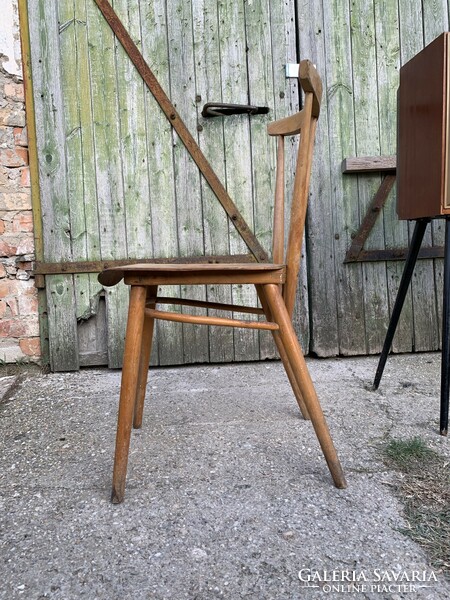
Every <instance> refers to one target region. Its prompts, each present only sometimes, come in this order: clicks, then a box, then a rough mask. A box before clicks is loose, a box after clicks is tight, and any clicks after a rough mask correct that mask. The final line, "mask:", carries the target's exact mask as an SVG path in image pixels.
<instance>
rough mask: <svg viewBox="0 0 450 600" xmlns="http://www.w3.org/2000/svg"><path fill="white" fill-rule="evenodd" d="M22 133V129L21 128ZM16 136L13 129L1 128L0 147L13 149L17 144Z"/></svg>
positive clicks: (2, 126) (3, 126)
mask: <svg viewBox="0 0 450 600" xmlns="http://www.w3.org/2000/svg"><path fill="white" fill-rule="evenodd" d="M14 131H15V130H14ZM20 131H22V128H20ZM15 143H16V142H15V135H14V133H13V129H12V127H6V126H5V125H1V126H0V145H1V146H2V147H3V148H12V147H13V146H14V144H15Z"/></svg>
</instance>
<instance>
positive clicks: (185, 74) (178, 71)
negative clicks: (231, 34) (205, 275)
mask: <svg viewBox="0 0 450 600" xmlns="http://www.w3.org/2000/svg"><path fill="white" fill-rule="evenodd" d="M167 25H168V39H169V56H170V96H171V98H172V101H173V103H174V105H175V108H176V110H177V111H178V113H179V114H180V116H181V118H182V119H183V121H184V123H185V125H186V127H187V128H188V130H189V131H190V132H191V133H192V134H193V135H195V132H196V130H197V103H196V101H195V97H196V87H195V86H196V81H195V64H194V48H193V26H192V3H191V1H186V0H174V1H173V2H170V3H168V4H167ZM173 137H174V141H173V156H174V168H175V196H176V211H177V224H178V245H179V251H180V254H181V255H182V256H192V255H197V254H202V253H204V251H205V249H204V241H203V222H202V201H201V189H200V172H199V170H198V168H197V166H196V164H195V163H194V161H193V159H192V157H191V156H190V155H189V153H188V152H187V150H186V148H185V146H184V144H183V143H182V141H181V140H180V139H179V137H178V135H177V134H176V133H175V132H174V134H173ZM181 296H182V297H184V298H193V299H195V300H205V299H206V290H205V288H204V287H203V286H182V288H181ZM183 312H185V313H187V314H192V315H203V316H204V315H206V311H205V310H204V309H199V308H192V307H184V308H183ZM183 352H184V356H183V361H184V362H207V361H208V360H209V343H208V330H207V328H206V327H202V326H201V325H190V324H185V325H183Z"/></svg>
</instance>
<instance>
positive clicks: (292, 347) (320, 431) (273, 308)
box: [264, 284, 347, 489]
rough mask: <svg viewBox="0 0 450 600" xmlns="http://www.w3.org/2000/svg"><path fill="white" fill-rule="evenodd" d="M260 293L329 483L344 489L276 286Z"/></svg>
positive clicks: (323, 422) (343, 481)
mask: <svg viewBox="0 0 450 600" xmlns="http://www.w3.org/2000/svg"><path fill="white" fill-rule="evenodd" d="M264 294H265V296H266V298H267V301H268V303H269V308H270V312H271V313H272V317H273V319H274V320H275V322H276V323H277V324H278V326H279V328H280V330H279V331H280V336H281V339H282V341H283V346H284V349H285V350H286V354H287V355H288V358H289V362H290V364H291V366H292V368H293V370H294V371H295V372H296V374H297V381H298V384H299V387H300V391H301V393H302V396H303V399H304V401H305V404H306V406H307V409H308V413H309V416H310V417H311V422H312V424H313V427H314V430H315V432H316V435H317V438H318V440H319V443H320V446H321V448H322V451H323V454H324V456H325V460H326V461H327V464H328V468H329V469H330V473H331V476H332V477H333V481H334V483H335V485H336V487H338V488H341V489H342V488H346V487H347V483H346V481H345V476H344V472H343V470H342V467H341V464H340V462H339V458H338V456H337V453H336V450H335V448H334V444H333V440H332V439H331V435H330V432H329V430H328V426H327V424H326V421H325V417H324V415H323V412H322V408H321V406H320V403H319V400H318V398H317V394H316V391H315V389H314V385H313V382H312V380H311V376H310V375H309V372H308V369H307V366H306V362H305V359H304V357H303V352H302V350H301V348H300V344H299V342H298V339H297V336H296V334H295V331H294V328H293V326H292V323H291V320H290V318H289V315H288V312H287V310H286V306H285V304H284V301H283V298H282V296H281V294H280V291H279V289H278V286H277V285H274V284H267V285H264Z"/></svg>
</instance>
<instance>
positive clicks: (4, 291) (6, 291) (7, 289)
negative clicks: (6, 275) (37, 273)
mask: <svg viewBox="0 0 450 600" xmlns="http://www.w3.org/2000/svg"><path fill="white" fill-rule="evenodd" d="M24 283H28V282H24ZM19 285H21V284H20V283H19V282H18V281H16V280H15V279H2V280H1V281H0V298H6V297H8V296H14V295H15V294H17V290H18V289H19V287H18V286H19ZM22 285H23V284H22Z"/></svg>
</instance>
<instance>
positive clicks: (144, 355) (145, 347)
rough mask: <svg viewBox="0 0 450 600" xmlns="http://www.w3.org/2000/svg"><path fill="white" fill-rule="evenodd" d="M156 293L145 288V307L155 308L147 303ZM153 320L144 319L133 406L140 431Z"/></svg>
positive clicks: (153, 303) (136, 426)
mask: <svg viewBox="0 0 450 600" xmlns="http://www.w3.org/2000/svg"><path fill="white" fill-rule="evenodd" d="M157 291H158V287H157V286H151V287H149V288H147V306H148V307H149V308H155V302H152V303H149V302H148V300H149V299H150V298H155V297H156V294H157ZM154 326H155V319H152V318H151V317H149V316H148V315H145V317H144V331H143V335H142V345H141V356H140V361H139V376H138V385H137V392H136V401H135V405H134V419H133V427H134V428H135V429H140V428H141V427H142V416H143V414H144V401H145V391H146V388H147V379H148V369H149V365H150V354H151V353H152V341H153V330H154Z"/></svg>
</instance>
